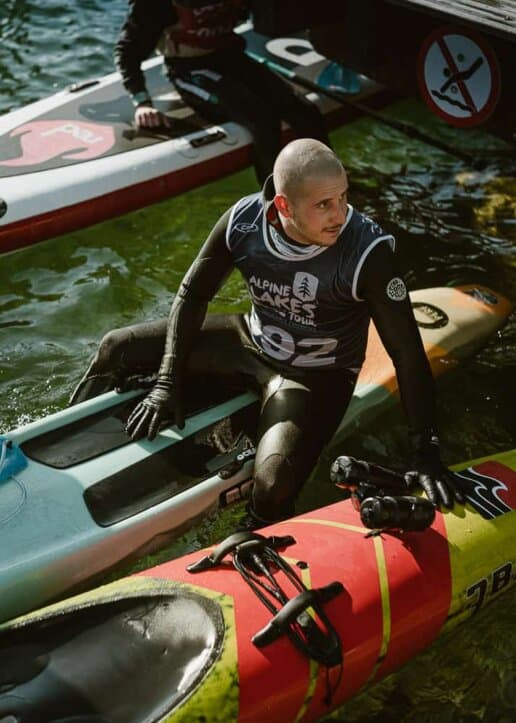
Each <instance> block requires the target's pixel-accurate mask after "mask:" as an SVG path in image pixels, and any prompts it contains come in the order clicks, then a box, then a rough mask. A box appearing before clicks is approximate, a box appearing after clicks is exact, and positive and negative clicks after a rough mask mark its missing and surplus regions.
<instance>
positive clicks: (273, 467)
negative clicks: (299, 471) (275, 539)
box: [253, 453, 297, 519]
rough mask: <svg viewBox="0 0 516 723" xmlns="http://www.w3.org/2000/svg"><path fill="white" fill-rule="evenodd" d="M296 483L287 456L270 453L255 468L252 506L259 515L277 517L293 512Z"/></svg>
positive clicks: (268, 517) (270, 517)
mask: <svg viewBox="0 0 516 723" xmlns="http://www.w3.org/2000/svg"><path fill="white" fill-rule="evenodd" d="M296 492H297V485H296V479H295V475H294V468H293V465H292V463H291V461H290V460H289V459H288V457H285V456H284V455H282V454H279V453H275V454H270V455H269V456H268V457H267V458H266V459H264V460H262V461H261V462H260V463H259V464H258V465H257V466H256V468H255V474H254V489H253V506H254V508H255V509H256V511H257V513H258V514H259V515H260V516H263V517H265V518H266V519H277V518H281V517H285V516H287V515H291V514H293V512H294V500H295V497H296Z"/></svg>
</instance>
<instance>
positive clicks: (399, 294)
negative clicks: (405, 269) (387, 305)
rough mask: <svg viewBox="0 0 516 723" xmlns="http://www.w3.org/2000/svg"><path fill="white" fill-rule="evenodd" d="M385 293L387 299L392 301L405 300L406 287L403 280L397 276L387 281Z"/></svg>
mask: <svg viewBox="0 0 516 723" xmlns="http://www.w3.org/2000/svg"><path fill="white" fill-rule="evenodd" d="M386 291H387V296H388V297H389V299H392V301H403V299H406V298H407V287H406V286H405V283H404V281H403V279H400V278H399V276H395V277H394V278H393V279H391V280H390V281H389V283H388V284H387V289H386Z"/></svg>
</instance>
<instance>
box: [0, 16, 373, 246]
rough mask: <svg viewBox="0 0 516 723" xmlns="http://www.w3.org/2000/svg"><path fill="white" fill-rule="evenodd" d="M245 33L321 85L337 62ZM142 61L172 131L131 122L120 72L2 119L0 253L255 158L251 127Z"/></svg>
mask: <svg viewBox="0 0 516 723" xmlns="http://www.w3.org/2000/svg"><path fill="white" fill-rule="evenodd" d="M243 34H244V36H245V38H246V41H247V49H248V51H249V53H250V54H251V55H252V56H253V57H255V58H257V59H259V60H262V61H263V62H267V63H273V64H274V65H275V66H276V69H277V70H280V71H283V72H286V73H287V74H289V76H292V74H293V76H295V75H298V76H302V77H304V78H308V79H310V80H311V81H313V82H317V79H318V78H322V79H324V75H322V74H323V71H324V70H326V69H328V68H331V66H332V65H334V64H332V63H330V62H329V61H328V60H326V59H325V58H323V57H322V56H321V55H319V54H318V53H316V52H315V51H314V50H313V48H312V47H311V46H310V43H309V42H308V41H307V40H306V39H304V38H300V37H297V38H296V37H292V38H282V39H278V38H276V39H274V40H268V39H267V38H265V37H264V36H261V35H258V34H256V33H254V32H253V31H252V30H250V29H244V30H243ZM143 67H144V70H145V75H146V81H147V86H148V89H149V92H150V94H151V96H152V98H153V100H154V102H155V105H156V107H157V108H159V109H160V110H162V111H163V112H166V113H167V114H168V115H169V116H170V117H171V118H172V119H173V120H174V128H173V130H172V131H143V130H140V131H137V130H136V129H135V127H134V124H133V117H134V108H133V106H132V103H131V100H130V98H129V96H128V94H127V93H126V91H125V90H124V88H123V86H122V83H121V79H120V75H119V74H118V73H111V74H110V75H107V76H105V77H103V78H100V79H99V80H93V81H90V82H85V83H82V84H78V85H77V86H75V87H74V86H72V87H70V88H69V89H67V90H64V91H62V92H60V93H57V94H55V95H53V96H51V97H49V98H45V99H44V100H41V101H38V102H37V103H33V104H31V105H29V106H26V107H25V108H20V109H19V110H15V111H12V112H11V113H8V114H6V115H4V116H2V117H0V253H3V252H7V251H13V250H15V249H20V248H23V247H25V246H28V245H30V244H33V243H37V242H38V241H43V240H44V239H47V238H51V237H54V236H58V235H60V234H63V233H67V232H70V231H73V230H76V229H79V228H82V227H85V226H89V225H91V224H94V223H97V222H99V221H103V220H105V219H108V218H112V217H114V216H117V215H120V214H123V213H126V212H128V211H132V210H134V209H136V208H140V207H142V206H145V205H148V204H150V203H154V202H157V201H160V200H163V199H165V198H170V197H171V196H175V195H177V194H179V193H182V192H184V191H187V190H189V189H191V188H194V187H196V186H199V185H202V184H204V183H208V182H209V181H213V180H215V179H217V178H220V177H222V176H225V175H227V174H229V173H232V172H234V171H237V170H239V169H241V168H244V167H245V166H247V165H249V164H250V163H251V136H250V134H249V132H248V131H247V130H246V129H244V128H243V127H242V126H239V125H237V124H236V123H230V122H227V123H223V124H222V125H220V126H213V125H210V124H209V123H207V122H206V121H205V120H203V119H202V118H200V117H199V116H198V115H196V114H195V112H194V111H193V110H192V109H191V108H189V107H187V106H185V104H184V103H183V101H182V100H181V98H180V97H179V96H178V94H177V92H176V91H175V90H174V87H173V86H172V85H171V84H170V82H169V81H168V80H167V79H166V78H165V77H164V74H163V64H162V59H161V57H156V58H153V59H151V60H148V61H146V62H145V63H144V66H143ZM322 83H323V80H321V84H322ZM362 84H363V88H362V91H361V94H360V96H359V97H369V96H371V95H372V94H377V93H379V92H380V86H378V85H376V84H374V83H372V82H370V81H367V80H366V79H363V83H362ZM299 90H300V92H303V93H305V94H307V96H308V97H309V98H310V100H312V101H313V102H315V103H316V104H317V105H318V106H319V108H320V109H321V111H322V112H323V113H324V114H325V116H326V117H327V122H328V126H329V127H335V126H336V125H339V123H341V122H343V121H344V120H345V118H344V114H343V112H342V107H341V106H340V105H339V103H337V102H335V101H334V100H330V99H328V98H327V97H323V96H319V95H317V94H316V93H309V92H308V91H307V90H301V89H299ZM345 90H346V89H345V88H344V89H343V92H345ZM355 90H356V88H354V89H353V92H354V91H355ZM285 132H287V129H285Z"/></svg>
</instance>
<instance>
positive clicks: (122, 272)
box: [0, 0, 516, 723]
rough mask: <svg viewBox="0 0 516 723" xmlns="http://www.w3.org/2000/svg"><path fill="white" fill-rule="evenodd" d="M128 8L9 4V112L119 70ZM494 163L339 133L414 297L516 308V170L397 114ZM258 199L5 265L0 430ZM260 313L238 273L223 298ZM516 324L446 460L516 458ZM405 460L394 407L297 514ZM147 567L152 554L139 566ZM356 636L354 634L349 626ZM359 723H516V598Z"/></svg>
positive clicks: (468, 406) (219, 192)
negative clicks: (348, 466)
mask: <svg viewBox="0 0 516 723" xmlns="http://www.w3.org/2000/svg"><path fill="white" fill-rule="evenodd" d="M125 8H126V3H125V2H124V1H123V0H81V1H79V0H68V1H66V2H65V1H64V0H63V1H62V2H59V1H58V0H38V1H33V2H27V1H24V0H2V2H1V4H0V41H1V42H0V113H4V112H7V111H9V110H11V109H13V108H16V107H19V106H21V105H24V104H26V103H28V102H31V101H33V100H37V99H39V98H41V97H43V96H45V95H48V94H49V93H51V92H54V91H57V90H58V89H60V88H62V87H64V86H66V85H68V84H69V83H70V82H74V81H77V80H81V79H85V78H91V77H96V76H98V75H102V74H104V73H107V72H110V71H111V70H112V69H113V62H112V46H113V42H114V39H115V37H116V35H117V32H118V28H119V27H120V24H121V22H122V19H123V16H124V12H125ZM389 113H391V114H392V115H393V116H394V117H397V118H402V119H406V120H410V121H411V122H413V123H417V124H418V125H419V126H420V127H421V128H423V129H425V130H427V131H428V132H432V133H434V134H436V135H437V136H439V137H440V138H442V139H444V140H446V141H448V142H449V143H451V144H454V145H455V146H457V147H461V148H463V149H466V150H468V151H469V152H471V153H474V154H476V155H477V156H485V157H487V159H488V160H489V159H490V162H488V163H487V164H486V165H485V167H484V169H483V170H481V171H479V170H473V169H471V168H469V167H468V166H466V165H465V164H464V163H462V162H460V161H457V160H456V159H455V158H453V157H452V156H449V155H445V154H444V153H442V152H440V151H437V150H435V149H432V148H431V147H429V146H426V145H423V144H421V143H417V142H415V141H410V140H408V139H406V138H404V137H403V136H400V135H399V134H398V133H397V132H396V131H393V130H391V129H389V128H388V127H386V126H384V125H380V124H378V123H375V122H373V121H370V120H361V121H359V122H357V123H355V124H353V125H350V126H347V127H345V128H343V129H341V130H340V131H339V132H337V133H335V134H334V135H333V141H334V143H335V147H336V149H337V150H338V152H339V154H340V155H341V156H342V158H343V160H344V162H345V164H346V165H347V167H348V170H349V172H350V178H351V192H350V193H351V202H352V203H353V205H355V206H356V207H357V208H359V209H361V210H363V211H366V212H368V213H369V214H371V215H373V216H375V217H376V218H377V219H378V220H379V221H380V223H381V224H382V225H383V226H384V228H385V229H386V230H387V231H389V232H392V233H394V235H395V236H396V238H397V243H398V250H399V255H400V259H401V264H400V265H401V268H402V271H404V273H405V274H406V278H407V280H408V283H409V285H410V288H421V287H427V286H446V285H451V284H460V283H482V284H486V285H488V286H490V287H491V288H493V289H495V290H497V291H499V292H501V293H503V294H505V295H507V296H509V297H511V298H512V299H515V298H516V293H515V292H516V269H515V266H516V261H515V253H514V249H515V245H514V241H515V239H516V221H515V216H516V214H515V196H516V194H515V188H516V182H515V173H514V172H515V166H514V163H512V162H511V161H510V159H509V158H508V156H507V155H506V154H503V153H502V154H501V155H500V154H497V153H496V152H497V151H499V150H500V149H501V148H503V147H502V146H501V145H500V144H498V143H497V142H496V141H494V139H492V138H490V137H488V136H486V135H484V134H482V133H475V132H469V133H464V132H462V133H459V132H457V131H454V130H452V129H449V128H445V127H443V126H442V125H441V123H440V122H438V121H437V120H435V119H434V118H432V117H430V116H429V114H428V113H427V112H426V110H425V109H424V107H423V106H422V105H421V104H419V103H418V102H417V101H415V100H408V101H404V102H403V103H400V104H397V105H396V106H395V107H394V108H392V109H390V110H389ZM255 189H256V186H255V180H254V174H253V173H252V172H251V171H245V172H242V173H239V174H235V175H233V176H231V177H229V178H227V179H224V180H223V181H220V182H218V183H214V184H211V185H209V186H206V187H204V188H202V189H199V190H197V191H194V192H191V193H189V194H186V195H183V196H181V197H179V198H176V199H172V200H170V201H167V202H164V203H161V204H158V205H155V206H153V207H150V208H148V209H144V210H142V211H137V212H135V213H132V214H129V215H127V216H124V217H121V218H119V219H116V220H114V221H112V222H109V223H104V224H100V225H98V226H95V227H92V228H90V229H86V230H84V231H81V232H77V233H74V234H70V235H68V236H64V237H61V238H58V239H54V240H51V241H48V242H45V243H43V244H40V245H38V246H35V247H33V248H29V249H26V250H24V251H22V252H19V253H16V254H12V255H10V256H4V257H0V390H1V399H2V404H1V406H0V431H5V430H8V429H11V428H13V427H15V426H18V425H19V424H22V423H25V422H28V421H30V420H32V419H36V418H38V417H41V416H42V415H44V414H46V413H48V412H51V411H54V410H57V409H60V408H62V407H63V406H64V405H65V404H66V401H67V398H68V395H69V393H70V391H71V389H72V387H73V385H74V383H75V382H76V381H77V379H78V377H79V375H80V373H81V372H82V370H83V368H84V366H85V364H86V362H87V360H88V358H89V357H90V355H91V354H92V352H93V350H94V349H95V347H96V344H97V342H98V340H99V338H100V337H101V336H102V334H103V333H104V332H106V331H107V330H109V329H111V328H113V327H116V326H120V325H123V324H127V323H130V322H134V321H139V320H143V319H152V318H155V317H157V316H160V315H164V314H166V313H167V311H168V308H169V304H170V301H171V298H172V296H173V293H174V291H175V290H176V289H177V287H178V284H179V282H180V279H181V277H182V275H183V273H184V271H185V270H186V268H187V267H188V265H189V263H190V262H191V260H192V258H193V257H194V256H195V254H196V251H197V249H198V248H199V246H200V244H201V243H202V241H203V240H204V238H205V236H206V234H207V232H208V231H209V229H210V227H211V225H212V223H213V222H214V221H215V219H216V218H217V217H218V216H219V215H220V213H221V212H222V211H223V210H225V208H226V207H227V206H229V205H230V204H231V203H233V201H234V200H235V199H236V198H238V197H239V196H241V195H243V194H246V193H249V192H252V191H254V190H255ZM244 308H246V295H245V290H244V287H243V285H242V283H241V282H240V280H239V279H238V278H237V277H236V276H235V277H232V278H231V280H230V283H229V284H227V285H226V286H225V287H224V289H223V290H222V292H221V294H220V295H219V296H218V297H217V299H216V300H215V302H214V304H213V309H216V310H218V311H223V310H227V311H235V310H241V309H244ZM515 368H516V318H515V316H514V315H513V316H512V318H511V319H510V320H509V323H508V324H507V326H506V327H505V328H504V329H503V330H502V331H501V332H499V333H498V334H497V335H496V336H495V337H494V338H493V339H492V340H491V342H490V343H489V344H488V346H487V347H485V348H484V349H483V350H482V351H481V352H480V353H479V354H477V356H476V357H475V358H474V359H472V360H471V361H469V362H467V363H465V364H464V365H463V366H461V367H460V368H459V369H458V370H457V371H455V372H453V374H452V375H451V376H449V377H448V378H447V379H445V380H444V381H443V382H442V383H440V386H439V391H440V395H439V411H440V429H441V436H442V443H443V454H444V456H445V458H446V461H447V462H449V463H452V462H457V461H461V460H465V459H470V458H474V457H479V456H482V455H484V454H489V453H490V452H493V451H499V450H503V449H507V448H510V447H513V446H514V439H515V434H514V433H515V393H514V392H515V370H516V369H515ZM344 452H346V453H349V454H355V455H358V456H368V457H370V458H371V459H375V460H376V461H378V462H381V463H393V464H396V463H398V464H401V463H402V461H403V459H404V455H405V454H406V442H405V431H404V423H403V417H402V415H401V413H400V411H399V410H392V411H391V412H389V413H388V414H386V415H384V416H383V417H382V418H381V419H380V420H378V421H377V422H376V423H375V424H374V425H371V426H369V427H368V428H367V430H365V431H364V432H363V433H361V434H360V435H358V434H357V435H355V436H354V437H353V438H350V439H349V440H347V441H346V442H345V443H343V442H342V441H339V440H335V441H334V442H333V443H332V445H331V448H330V449H329V450H328V451H327V453H326V454H325V456H324V458H323V459H322V460H321V464H320V465H319V468H318V469H317V470H316V472H315V474H314V476H313V479H312V481H311V482H310V483H309V484H308V486H307V488H306V490H305V491H304V493H303V495H302V498H301V500H300V502H299V508H300V509H303V508H308V507H314V506H320V505H321V504H324V503H327V502H330V501H332V500H333V499H334V498H335V497H334V492H333V490H332V488H331V486H330V485H329V483H328V482H327V471H328V462H329V461H330V460H331V459H332V458H333V457H334V456H335V455H336V454H338V453H344ZM234 515H235V513H234V512H233V513H229V514H228V515H226V516H225V517H219V518H218V519H216V520H209V521H207V522H206V523H204V524H202V525H200V526H199V527H198V528H196V529H195V530H193V531H192V532H191V533H189V534H188V535H186V536H184V537H183V538H181V539H180V540H179V541H178V542H177V543H175V544H174V545H173V546H172V547H171V548H168V550H166V551H165V552H163V553H162V554H160V556H159V558H156V559H164V558H166V557H167V556H170V555H178V554H181V553H183V552H186V551H187V550H191V549H195V548H198V547H200V546H201V545H204V544H206V543H209V542H212V541H214V540H215V539H217V538H220V537H221V536H223V535H224V534H225V533H226V532H228V531H230V530H231V525H232V518H233V517H234ZM143 564H144V565H148V564H149V559H147V560H146V561H144V562H143V563H142V565H143ZM350 624H352V623H351V622H350ZM339 719H341V720H347V721H357V722H359V721H360V723H365V722H366V721H375V722H376V721H380V720H381V721H388V722H390V721H392V722H393V723H394V721H403V722H404V723H408V722H409V721H410V722H412V721H428V722H429V723H430V722H434V721H435V722H438V723H441V722H443V723H444V722H451V721H453V722H455V721H456V722H458V721H461V722H464V723H465V722H466V721H467V722H468V723H470V722H473V721H480V720H484V721H496V722H497V723H502V722H503V723H509V722H510V721H515V720H516V594H515V593H514V592H512V593H508V594H507V595H505V596H504V597H502V598H500V600H499V601H497V602H496V603H494V604H492V605H491V607H490V608H488V609H486V610H485V611H484V612H483V613H481V614H480V615H478V616H477V618H476V619H475V621H474V622H471V623H470V624H469V625H467V626H465V627H464V628H463V629H459V630H457V631H456V632H454V633H453V634H451V635H449V636H448V637H447V638H444V639H443V640H441V641H438V643H437V644H435V645H434V646H433V647H432V648H431V649H430V650H429V651H428V652H427V653H425V654H423V655H422V656H420V657H419V658H418V659H417V660H415V661H413V662H412V663H410V664H409V665H407V666H406V667H405V668H404V669H403V670H402V671H401V672H400V673H399V674H397V675H394V676H391V677H390V678H389V679H388V680H387V681H385V682H384V683H382V684H380V685H379V686H376V687H375V688H374V689H373V690H371V691H368V692H367V693H366V694H364V695H363V696H361V697H359V698H358V699H356V700H355V701H353V703H351V704H349V705H348V706H347V707H346V709H345V711H344V712H341V713H339Z"/></svg>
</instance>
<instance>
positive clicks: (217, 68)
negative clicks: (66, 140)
mask: <svg viewBox="0 0 516 723" xmlns="http://www.w3.org/2000/svg"><path fill="white" fill-rule="evenodd" d="M130 5H131V7H130V10H129V14H128V16H127V19H126V21H125V23H124V25H123V27H122V30H121V33H120V37H119V39H118V42H117V44H116V48H115V60H116V64H117V67H118V69H119V71H120V73H121V74H122V80H123V83H124V86H125V88H126V90H127V91H128V92H129V94H130V95H131V98H132V100H133V103H134V105H135V122H136V125H137V126H138V127H140V128H156V127H159V126H163V125H167V126H170V125H171V124H172V123H173V121H171V120H170V119H169V118H167V116H165V115H164V114H162V113H160V112H159V111H158V110H157V109H155V108H154V107H153V104H152V98H151V97H150V95H149V93H148V91H147V88H146V85H145V78H144V74H143V72H142V70H141V64H142V62H143V61H144V60H145V59H146V58H147V57H149V55H150V54H151V53H152V52H153V51H154V50H156V49H158V50H160V51H161V52H162V53H163V55H164V58H165V66H166V69H167V73H168V76H169V78H170V80H171V81H172V82H173V83H174V85H175V87H176V88H177V90H178V92H179V93H180V95H181V96H182V98H183V99H184V101H185V103H186V104H187V105H189V106H191V107H192V108H194V109H195V110H196V111H197V112H198V113H199V114H200V115H201V116H203V117H204V118H206V119H208V120H209V121H211V122H214V123H221V122H223V121H224V120H227V119H229V120H233V121H236V122H237V123H240V124H241V125H243V126H244V127H245V128H247V129H248V130H249V131H250V132H251V134H252V136H253V139H254V164H255V169H256V175H257V177H258V181H259V182H260V184H263V182H264V181H265V179H266V177H267V176H268V175H269V174H270V173H271V171H272V166H273V163H274V159H275V158H276V156H277V154H278V152H279V151H280V148H281V122H282V120H284V121H287V122H288V123H289V124H290V126H291V127H292V129H293V130H294V133H295V134H296V135H297V136H301V137H305V136H306V137H311V138H316V139H318V140H320V141H322V142H323V143H326V144H327V145H328V146H329V145H330V141H329V138H328V134H327V131H326V129H325V125H324V119H323V117H322V115H321V114H320V112H319V110H318V109H317V107H316V106H315V105H314V104H313V103H311V102H310V101H308V100H306V99H305V98H304V97H303V96H302V95H298V94H297V93H295V92H294V91H293V89H292V87H291V86H289V84H288V83H287V82H286V81H284V80H282V79H281V78H280V77H279V76H278V75H276V74H275V73H273V72H272V71H270V70H268V69H267V67H266V66H265V65H264V64H261V63H258V62H256V61H255V60H252V59H251V58H250V57H248V56H247V55H246V53H245V40H244V38H243V37H242V36H240V35H238V34H237V33H235V32H234V28H235V27H236V26H237V25H238V24H239V23H240V22H241V21H242V19H243V17H244V11H245V3H244V2H243V0H211V1H207V0H131V3H130Z"/></svg>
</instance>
